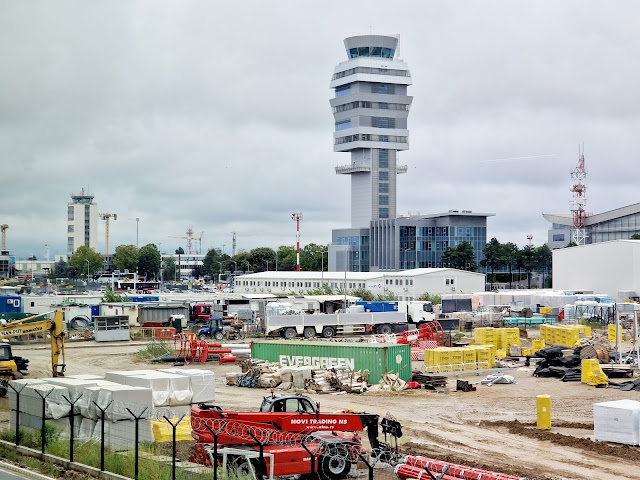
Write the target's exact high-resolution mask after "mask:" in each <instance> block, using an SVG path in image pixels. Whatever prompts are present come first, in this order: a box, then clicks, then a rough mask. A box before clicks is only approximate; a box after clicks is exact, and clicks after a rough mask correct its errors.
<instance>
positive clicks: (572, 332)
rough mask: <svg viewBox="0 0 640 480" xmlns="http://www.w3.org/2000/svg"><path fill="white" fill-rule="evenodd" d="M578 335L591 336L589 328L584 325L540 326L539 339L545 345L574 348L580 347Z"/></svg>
mask: <svg viewBox="0 0 640 480" xmlns="http://www.w3.org/2000/svg"><path fill="white" fill-rule="evenodd" d="M580 333H583V334H585V335H586V336H591V328H590V327H587V326H585V325H540V337H541V338H542V340H544V343H545V344H547V345H562V346H565V347H575V346H577V345H580ZM534 350H535V349H534Z"/></svg>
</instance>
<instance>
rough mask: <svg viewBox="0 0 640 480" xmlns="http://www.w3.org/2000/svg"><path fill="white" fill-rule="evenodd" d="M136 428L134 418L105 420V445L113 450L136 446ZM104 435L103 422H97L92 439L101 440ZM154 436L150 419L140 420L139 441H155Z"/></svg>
mask: <svg viewBox="0 0 640 480" xmlns="http://www.w3.org/2000/svg"><path fill="white" fill-rule="evenodd" d="M135 428H136V424H135V421H133V420H120V421H117V422H110V421H105V422H104V438H105V445H106V446H107V447H109V448H111V449H112V450H129V449H133V448H134V447H135V438H136V437H135ZM101 435H102V422H101V420H98V421H97V422H95V427H94V428H93V435H92V439H93V440H94V441H96V442H100V440H101ZM153 441H154V436H153V431H152V429H151V422H150V421H149V420H140V421H139V423H138V442H153Z"/></svg>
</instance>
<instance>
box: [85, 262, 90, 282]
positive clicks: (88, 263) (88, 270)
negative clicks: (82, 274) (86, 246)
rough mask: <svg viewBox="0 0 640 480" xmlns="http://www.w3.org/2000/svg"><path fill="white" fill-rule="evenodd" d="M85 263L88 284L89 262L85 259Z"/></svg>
mask: <svg viewBox="0 0 640 480" xmlns="http://www.w3.org/2000/svg"><path fill="white" fill-rule="evenodd" d="M85 262H87V283H88V282H89V260H87V259H85Z"/></svg>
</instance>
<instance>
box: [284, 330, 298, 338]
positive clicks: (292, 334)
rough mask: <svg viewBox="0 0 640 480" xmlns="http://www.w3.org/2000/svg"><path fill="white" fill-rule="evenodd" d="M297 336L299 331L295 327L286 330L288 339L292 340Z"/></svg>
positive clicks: (285, 336)
mask: <svg viewBox="0 0 640 480" xmlns="http://www.w3.org/2000/svg"><path fill="white" fill-rule="evenodd" d="M297 336H298V332H297V331H296V329H295V328H287V329H286V330H285V331H284V338H286V339H287V340H292V339H294V338H296V337H297Z"/></svg>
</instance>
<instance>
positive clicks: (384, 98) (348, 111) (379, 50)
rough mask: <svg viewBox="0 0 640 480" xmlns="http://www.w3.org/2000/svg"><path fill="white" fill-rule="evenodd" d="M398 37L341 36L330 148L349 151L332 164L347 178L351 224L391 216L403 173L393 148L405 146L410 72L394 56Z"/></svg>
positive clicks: (356, 225) (333, 85) (365, 223)
mask: <svg viewBox="0 0 640 480" xmlns="http://www.w3.org/2000/svg"><path fill="white" fill-rule="evenodd" d="M398 42H399V39H398V38H396V37H390V36H383V35H361V36H356V37H349V38H347V39H345V40H344V45H345V47H346V50H347V57H348V60H347V61H345V62H342V63H340V64H339V65H338V66H337V67H336V68H335V70H334V72H333V77H332V78H331V88H333V89H334V90H335V97H334V98H332V99H331V101H330V103H331V108H332V109H333V116H334V119H335V131H334V134H333V150H334V151H335V152H349V153H350V154H351V159H350V162H349V163H346V164H342V165H339V166H337V167H335V169H336V173H338V174H342V175H350V176H351V228H367V229H368V228H369V226H370V222H371V221H372V220H381V219H395V218H396V175H397V174H399V173H405V172H406V171H407V166H406V165H399V164H398V152H399V151H401V150H407V149H408V148H409V130H407V117H408V116H409V107H410V105H411V100H412V99H413V98H412V97H409V96H407V86H408V85H411V75H410V73H409V68H408V66H407V64H406V63H404V62H402V61H400V60H399V59H397V52H398Z"/></svg>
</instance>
